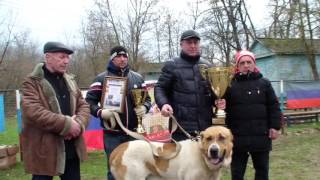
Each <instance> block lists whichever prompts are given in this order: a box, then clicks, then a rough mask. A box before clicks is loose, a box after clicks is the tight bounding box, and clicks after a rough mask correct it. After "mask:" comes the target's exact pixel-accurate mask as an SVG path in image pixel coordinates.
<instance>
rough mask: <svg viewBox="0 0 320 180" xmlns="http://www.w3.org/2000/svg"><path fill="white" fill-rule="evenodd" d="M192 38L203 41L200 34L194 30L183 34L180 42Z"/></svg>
mask: <svg viewBox="0 0 320 180" xmlns="http://www.w3.org/2000/svg"><path fill="white" fill-rule="evenodd" d="M190 38H196V39H198V40H200V39H201V38H200V35H199V33H198V32H196V31H194V30H187V31H185V32H183V33H182V35H181V38H180V41H182V40H186V39H190Z"/></svg>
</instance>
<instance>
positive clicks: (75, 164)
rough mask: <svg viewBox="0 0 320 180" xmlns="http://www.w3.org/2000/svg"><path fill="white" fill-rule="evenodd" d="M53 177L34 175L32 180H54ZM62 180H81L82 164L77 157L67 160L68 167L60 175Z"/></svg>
mask: <svg viewBox="0 0 320 180" xmlns="http://www.w3.org/2000/svg"><path fill="white" fill-rule="evenodd" d="M52 179H53V176H45V175H36V174H33V175H32V180H52ZM60 179H61V180H71V179H72V180H80V179H81V178H80V162H79V158H78V157H75V158H73V159H67V160H66V167H65V170H64V174H62V175H60Z"/></svg>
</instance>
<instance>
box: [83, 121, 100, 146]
mask: <svg viewBox="0 0 320 180" xmlns="http://www.w3.org/2000/svg"><path fill="white" fill-rule="evenodd" d="M83 137H84V140H85V143H86V146H87V149H88V150H89V151H93V150H103V149H104V148H103V130H102V128H101V126H100V119H99V118H96V117H94V116H91V119H90V123H89V126H88V127H87V129H86V131H85V132H84V135H83Z"/></svg>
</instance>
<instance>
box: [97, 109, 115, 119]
mask: <svg viewBox="0 0 320 180" xmlns="http://www.w3.org/2000/svg"><path fill="white" fill-rule="evenodd" d="M100 116H101V118H102V119H103V120H110V119H111V118H113V119H114V114H113V112H112V111H111V110H108V109H102V110H101V114H100Z"/></svg>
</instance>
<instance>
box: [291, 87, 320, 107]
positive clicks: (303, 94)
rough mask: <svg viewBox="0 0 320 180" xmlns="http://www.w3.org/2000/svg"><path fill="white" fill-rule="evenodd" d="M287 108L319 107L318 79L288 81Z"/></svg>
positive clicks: (319, 89)
mask: <svg viewBox="0 0 320 180" xmlns="http://www.w3.org/2000/svg"><path fill="white" fill-rule="evenodd" d="M286 92H287V108H288V109H301V108H313V107H320V81H307V82H288V83H287V91H286Z"/></svg>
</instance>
